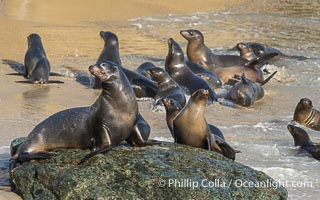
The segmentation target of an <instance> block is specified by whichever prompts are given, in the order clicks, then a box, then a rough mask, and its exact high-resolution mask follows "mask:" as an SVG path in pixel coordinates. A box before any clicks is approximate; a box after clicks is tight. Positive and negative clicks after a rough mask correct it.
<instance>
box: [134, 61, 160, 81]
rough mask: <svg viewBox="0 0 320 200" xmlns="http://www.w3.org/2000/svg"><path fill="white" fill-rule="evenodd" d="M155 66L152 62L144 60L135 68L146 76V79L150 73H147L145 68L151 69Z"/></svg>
mask: <svg viewBox="0 0 320 200" xmlns="http://www.w3.org/2000/svg"><path fill="white" fill-rule="evenodd" d="M155 67H156V66H155V65H154V64H153V63H152V62H144V63H142V64H141V65H140V66H139V67H138V68H137V69H136V72H138V73H139V74H141V75H143V76H145V77H147V78H148V79H151V77H150V75H149V74H147V72H146V70H147V69H152V68H155Z"/></svg>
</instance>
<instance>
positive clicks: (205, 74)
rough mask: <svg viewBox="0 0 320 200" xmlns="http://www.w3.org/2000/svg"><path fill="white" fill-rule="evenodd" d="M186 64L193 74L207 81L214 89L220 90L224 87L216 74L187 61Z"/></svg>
mask: <svg viewBox="0 0 320 200" xmlns="http://www.w3.org/2000/svg"><path fill="white" fill-rule="evenodd" d="M186 64H187V66H188V67H189V68H190V69H191V71H192V72H193V73H195V74H196V75H198V76H199V77H200V78H202V79H203V80H205V81H206V82H207V83H208V84H209V86H210V87H211V88H212V89H216V88H220V87H221V86H222V82H221V80H220V79H219V77H218V76H217V75H215V74H214V73H212V72H210V71H208V70H206V69H204V68H203V67H202V66H201V65H199V64H196V63H194V62H191V61H187V62H186Z"/></svg>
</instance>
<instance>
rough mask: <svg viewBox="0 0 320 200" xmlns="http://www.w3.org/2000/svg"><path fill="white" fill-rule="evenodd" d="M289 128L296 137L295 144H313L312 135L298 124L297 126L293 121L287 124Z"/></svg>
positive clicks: (294, 137)
mask: <svg viewBox="0 0 320 200" xmlns="http://www.w3.org/2000/svg"><path fill="white" fill-rule="evenodd" d="M287 128H288V130H289V132H290V133H291V135H292V137H293V139H294V146H300V147H305V146H309V145H312V142H311V140H310V137H309V135H308V133H307V132H306V131H305V130H303V129H302V128H300V127H298V126H295V125H294V124H293V122H291V123H289V124H288V125H287Z"/></svg>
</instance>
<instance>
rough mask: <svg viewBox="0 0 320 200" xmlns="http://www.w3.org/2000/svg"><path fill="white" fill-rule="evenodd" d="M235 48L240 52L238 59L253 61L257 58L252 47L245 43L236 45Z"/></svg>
mask: <svg viewBox="0 0 320 200" xmlns="http://www.w3.org/2000/svg"><path fill="white" fill-rule="evenodd" d="M236 48H237V49H238V51H239V52H240V57H242V58H244V59H247V60H249V61H250V60H255V59H257V58H258V57H257V56H256V54H255V53H254V51H253V49H252V47H251V46H250V45H247V44H246V43H238V44H237V45H236Z"/></svg>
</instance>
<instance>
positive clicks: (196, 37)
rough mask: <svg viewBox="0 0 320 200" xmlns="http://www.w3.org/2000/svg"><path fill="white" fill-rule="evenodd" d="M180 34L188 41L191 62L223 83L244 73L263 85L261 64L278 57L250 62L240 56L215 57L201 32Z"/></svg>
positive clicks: (188, 31) (261, 58)
mask: <svg viewBox="0 0 320 200" xmlns="http://www.w3.org/2000/svg"><path fill="white" fill-rule="evenodd" d="M180 33H181V35H182V36H183V37H184V38H186V39H187V40H188V46H187V56H188V58H189V60H190V61H192V62H194V63H197V64H199V65H201V66H202V67H203V68H205V69H206V70H209V71H211V72H213V73H214V74H216V75H217V76H218V77H219V78H220V80H221V81H222V82H223V83H228V81H229V80H230V79H232V77H233V76H234V75H235V74H236V75H238V76H241V74H242V73H245V74H246V77H247V78H248V79H249V80H251V81H253V82H258V83H262V82H263V81H264V79H263V72H262V70H261V69H260V68H261V64H262V63H264V62H266V61H267V60H269V59H271V58H273V57H275V56H277V55H278V54H277V53H270V54H266V55H264V56H263V57H260V58H257V59H254V60H250V61H248V60H247V59H244V58H242V57H240V56H234V55H214V54H213V53H212V51H211V50H210V49H209V48H208V47H207V46H205V44H204V38H203V35H202V33H201V32H200V31H198V30H193V29H192V30H182V31H180Z"/></svg>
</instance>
